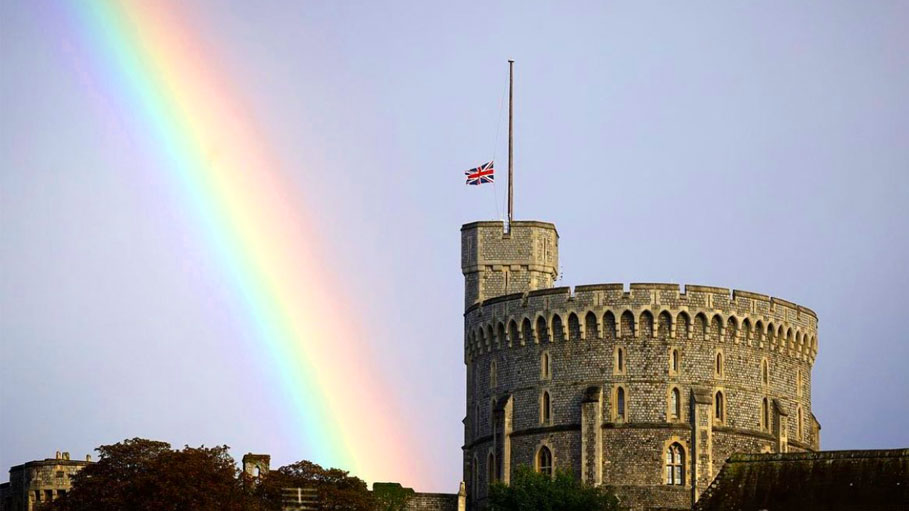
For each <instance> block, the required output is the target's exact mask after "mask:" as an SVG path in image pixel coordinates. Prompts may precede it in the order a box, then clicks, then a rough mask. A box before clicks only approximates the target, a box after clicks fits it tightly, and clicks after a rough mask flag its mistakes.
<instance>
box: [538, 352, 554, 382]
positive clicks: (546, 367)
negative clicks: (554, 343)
mask: <svg viewBox="0 0 909 511" xmlns="http://www.w3.org/2000/svg"><path fill="white" fill-rule="evenodd" d="M550 378H552V360H550V358H549V352H548V351H544V352H543V354H542V355H540V379H543V380H548V379H550Z"/></svg>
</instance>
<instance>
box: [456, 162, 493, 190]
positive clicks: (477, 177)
mask: <svg viewBox="0 0 909 511" xmlns="http://www.w3.org/2000/svg"><path fill="white" fill-rule="evenodd" d="M464 174H465V175H467V184H469V185H481V184H483V183H492V182H493V181H495V177H496V176H495V169H494V168H492V162H489V163H484V164H482V165H480V166H479V167H477V168H475V169H470V170H465V171H464Z"/></svg>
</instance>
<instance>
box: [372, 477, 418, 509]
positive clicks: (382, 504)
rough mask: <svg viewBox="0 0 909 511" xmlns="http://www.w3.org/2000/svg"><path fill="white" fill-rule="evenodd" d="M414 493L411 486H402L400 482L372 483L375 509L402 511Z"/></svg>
mask: <svg viewBox="0 0 909 511" xmlns="http://www.w3.org/2000/svg"><path fill="white" fill-rule="evenodd" d="M414 493H415V492H414V491H413V489H412V488H404V487H403V486H401V484H400V483H373V484H372V495H373V497H374V498H375V499H376V510H377V511H402V510H403V509H404V506H406V505H407V501H408V500H410V498H411V497H413V495H414Z"/></svg>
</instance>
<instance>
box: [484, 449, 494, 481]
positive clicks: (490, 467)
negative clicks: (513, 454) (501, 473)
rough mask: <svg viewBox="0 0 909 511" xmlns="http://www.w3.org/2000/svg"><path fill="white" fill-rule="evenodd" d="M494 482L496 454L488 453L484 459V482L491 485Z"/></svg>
mask: <svg viewBox="0 0 909 511" xmlns="http://www.w3.org/2000/svg"><path fill="white" fill-rule="evenodd" d="M494 482H496V455H495V454H493V453H489V457H488V458H487V459H486V484H489V485H491V484H492V483H494Z"/></svg>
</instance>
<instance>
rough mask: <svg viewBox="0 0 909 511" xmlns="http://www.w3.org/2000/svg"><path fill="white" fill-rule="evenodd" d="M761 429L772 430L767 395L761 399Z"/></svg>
mask: <svg viewBox="0 0 909 511" xmlns="http://www.w3.org/2000/svg"><path fill="white" fill-rule="evenodd" d="M761 429H763V430H764V431H768V430H770V403H769V402H768V401H767V398H766V397H765V398H764V399H763V400H761Z"/></svg>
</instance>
